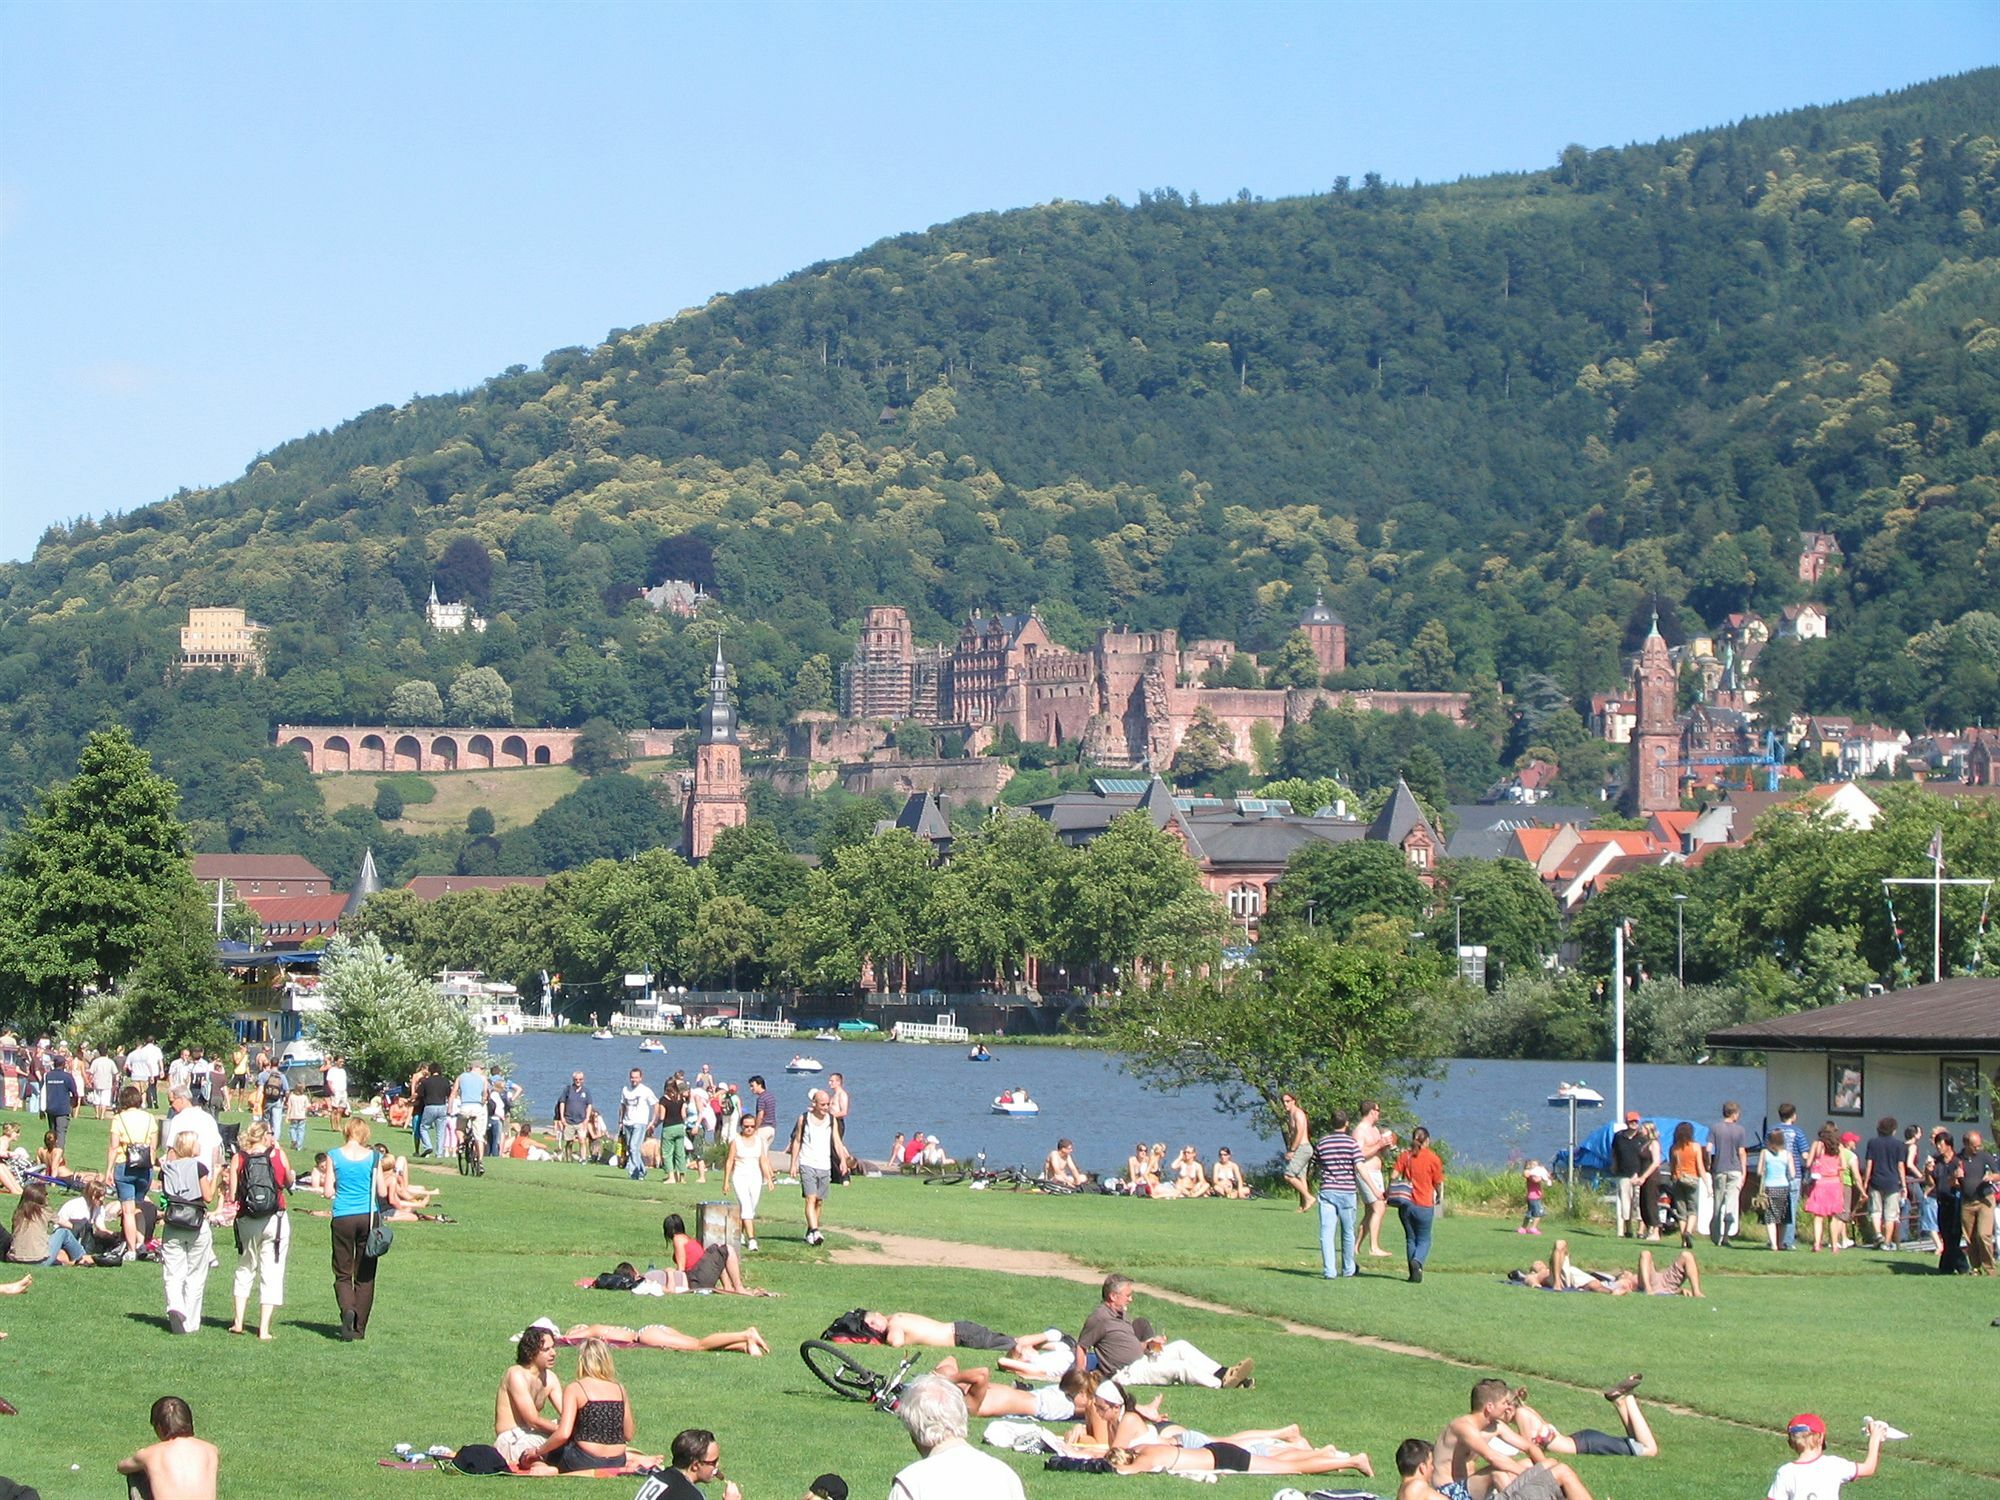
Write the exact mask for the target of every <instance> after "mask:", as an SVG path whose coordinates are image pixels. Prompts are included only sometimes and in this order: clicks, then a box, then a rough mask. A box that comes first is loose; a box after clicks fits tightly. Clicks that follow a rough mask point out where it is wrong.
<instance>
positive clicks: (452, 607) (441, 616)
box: [424, 583, 486, 635]
mask: <svg viewBox="0 0 2000 1500" xmlns="http://www.w3.org/2000/svg"><path fill="white" fill-rule="evenodd" d="M424 623H425V624H426V625H428V626H430V628H431V629H433V630H435V631H437V632H438V633H439V634H440V635H459V634H462V633H463V632H465V631H467V630H470V631H472V632H473V634H475V635H479V634H483V633H484V632H485V630H486V622H485V621H484V620H483V619H481V618H480V617H479V616H478V615H477V614H475V613H473V609H472V606H471V605H470V604H467V603H465V602H463V601H462V600H454V601H453V602H451V603H449V604H444V603H440V602H439V600H438V589H437V585H436V584H435V583H433V584H432V585H431V597H430V600H429V602H427V603H426V604H425V605H424Z"/></svg>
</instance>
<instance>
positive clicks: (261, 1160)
mask: <svg viewBox="0 0 2000 1500" xmlns="http://www.w3.org/2000/svg"><path fill="white" fill-rule="evenodd" d="M236 1203H237V1207H238V1208H240V1209H241V1210H242V1211H243V1213H244V1214H245V1215H246V1216H247V1217H249V1218H252V1219H268V1218H269V1217H270V1216H271V1215H272V1214H274V1213H276V1212H277V1211H278V1174H277V1172H276V1171H275V1170H274V1169H273V1168H272V1166H271V1153H270V1152H268V1151H259V1152H258V1153H257V1154H256V1155H255V1156H245V1157H244V1158H243V1182H242V1185H241V1186H240V1187H238V1188H237V1190H236Z"/></svg>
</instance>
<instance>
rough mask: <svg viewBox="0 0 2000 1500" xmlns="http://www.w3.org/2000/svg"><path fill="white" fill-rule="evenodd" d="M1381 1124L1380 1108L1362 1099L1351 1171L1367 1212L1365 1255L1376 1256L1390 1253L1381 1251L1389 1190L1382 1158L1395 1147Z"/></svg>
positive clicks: (1393, 1136)
mask: <svg viewBox="0 0 2000 1500" xmlns="http://www.w3.org/2000/svg"><path fill="white" fill-rule="evenodd" d="M1381 1122H1382V1106H1381V1105H1379V1104H1377V1103H1376V1102H1375V1101H1374V1100H1373V1099H1364V1100H1362V1101H1361V1110H1360V1113H1359V1115H1358V1117H1357V1118H1356V1119H1355V1122H1354V1144H1355V1145H1356V1147H1358V1148H1359V1149H1360V1151H1361V1160H1360V1161H1359V1162H1357V1163H1356V1164H1355V1168H1354V1181H1355V1183H1356V1185H1357V1186H1358V1187H1359V1189H1360V1192H1361V1201H1362V1202H1363V1203H1364V1204H1366V1205H1367V1209H1368V1212H1367V1216H1366V1218H1365V1219H1364V1220H1363V1222H1362V1226H1361V1227H1362V1228H1363V1230H1365V1231H1366V1232H1367V1235H1368V1254H1370V1255H1372V1256H1377V1257H1380V1256H1385V1255H1387V1254H1389V1252H1388V1251H1387V1250H1384V1249H1383V1248H1382V1219H1383V1217H1384V1215H1386V1214H1387V1213H1388V1212H1389V1197H1388V1190H1387V1189H1386V1188H1385V1187H1384V1186H1383V1182H1382V1158H1383V1157H1384V1156H1386V1155H1387V1154H1388V1153H1389V1150H1390V1149H1391V1148H1392V1147H1393V1146H1394V1145H1395V1144H1396V1132H1395V1131H1393V1130H1384V1129H1383V1128H1382V1123H1381Z"/></svg>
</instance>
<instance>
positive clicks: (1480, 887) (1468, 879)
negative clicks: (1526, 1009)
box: [1434, 859, 1562, 981]
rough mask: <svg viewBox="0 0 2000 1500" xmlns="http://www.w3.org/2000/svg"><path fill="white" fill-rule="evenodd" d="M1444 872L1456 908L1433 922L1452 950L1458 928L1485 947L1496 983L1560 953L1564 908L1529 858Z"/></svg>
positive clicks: (1459, 864)
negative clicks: (1562, 909) (1551, 955)
mask: <svg viewBox="0 0 2000 1500" xmlns="http://www.w3.org/2000/svg"><path fill="white" fill-rule="evenodd" d="M1443 873H1444V877H1445V891H1446V894H1447V895H1448V897H1449V898H1450V901H1451V903H1452V904H1451V906H1450V907H1449V908H1447V907H1440V908H1439V915H1438V917H1437V918H1436V919H1435V922H1434V925H1435V926H1436V928H1437V938H1438V942H1439V945H1440V946H1442V947H1445V948H1447V949H1448V948H1449V946H1450V944H1451V941H1452V933H1453V930H1454V925H1455V926H1456V930H1457V931H1458V933H1459V934H1460V936H1461V940H1462V941H1464V942H1466V943H1469V944H1470V943H1477V944H1483V945H1484V946H1485V948H1486V951H1487V959H1488V972H1489V973H1490V974H1492V976H1493V978H1494V979H1495V980H1496V981H1497V980H1498V979H1499V978H1500V977H1501V975H1502V974H1528V973H1531V972H1535V971H1538V970H1539V969H1540V968H1541V966H1542V961H1543V960H1544V959H1545V958H1547V957H1548V956H1549V955H1550V954H1552V953H1554V952H1555V951H1556V945H1557V944H1558V943H1559V942H1560V941H1561V937H1562V913H1561V910H1560V908H1559V907H1558V906H1557V905H1556V898H1555V897H1554V896H1553V895H1551V894H1550V892H1549V888H1548V887H1547V886H1546V885H1544V884H1543V883H1542V881H1541V877H1539V876H1538V875H1536V874H1535V871H1534V868H1533V866H1531V865H1529V864H1528V863H1527V862H1526V861H1525V860H1518V859H1463V860H1454V861H1452V862H1451V863H1450V864H1448V865H1446V866H1445V869H1444V872H1443ZM1454 917H1456V923H1455V924H1454V922H1453V918H1454Z"/></svg>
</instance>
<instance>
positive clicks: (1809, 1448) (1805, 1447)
mask: <svg viewBox="0 0 2000 1500" xmlns="http://www.w3.org/2000/svg"><path fill="white" fill-rule="evenodd" d="M1887 1431H1888V1428H1887V1427H1886V1425H1885V1424H1883V1423H1881V1422H1875V1421H1871V1422H1869V1424H1868V1456H1867V1457H1866V1458H1864V1459H1862V1460H1861V1462H1860V1463H1858V1464H1857V1463H1855V1462H1854V1461H1853V1460H1851V1459H1846V1458H1835V1457H1834V1456H1833V1455H1832V1454H1831V1453H1828V1452H1827V1451H1826V1423H1824V1422H1822V1421H1821V1420H1820V1419H1819V1418H1818V1417H1816V1416H1814V1415H1813V1414H1812V1413H1811V1412H1809V1411H1808V1412H1800V1413H1799V1415H1797V1416H1796V1417H1793V1418H1792V1420H1791V1421H1789V1422H1787V1423H1786V1424H1785V1440H1786V1441H1787V1442H1789V1443H1790V1444H1791V1445H1792V1452H1793V1453H1795V1454H1796V1455H1797V1457H1795V1458H1794V1459H1793V1460H1792V1461H1791V1462H1790V1463H1788V1464H1786V1465H1785V1466H1784V1467H1783V1468H1781V1469H1779V1470H1778V1476H1777V1478H1775V1479H1773V1480H1772V1481H1771V1490H1770V1496H1769V1500H1838V1497H1839V1495H1840V1487H1841V1486H1842V1485H1843V1484H1845V1483H1847V1481H1848V1480H1850V1479H1866V1478H1868V1477H1869V1476H1870V1475H1872V1474H1873V1473H1874V1472H1875V1461H1876V1460H1877V1459H1878V1458H1880V1457H1881V1456H1882V1437H1883V1434H1884V1433H1885V1432H1887Z"/></svg>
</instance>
